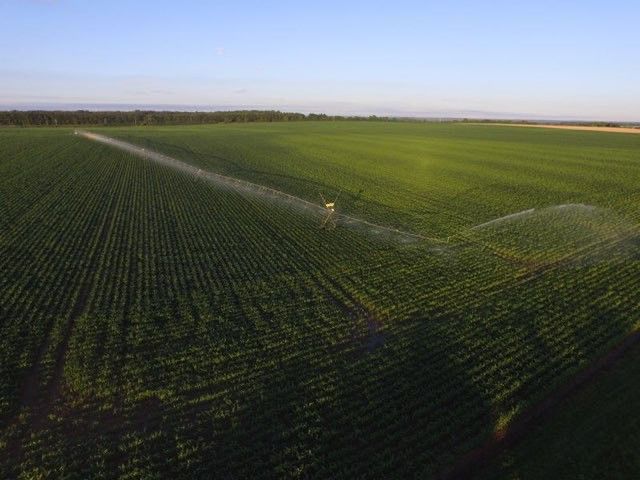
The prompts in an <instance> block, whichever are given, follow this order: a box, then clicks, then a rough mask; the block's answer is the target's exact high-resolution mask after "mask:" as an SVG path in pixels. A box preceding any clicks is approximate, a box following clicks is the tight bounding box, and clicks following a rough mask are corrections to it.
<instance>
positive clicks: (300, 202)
mask: <svg viewBox="0 0 640 480" xmlns="http://www.w3.org/2000/svg"><path fill="white" fill-rule="evenodd" d="M78 134H79V135H81V136H82V137H84V138H86V139H89V140H92V141H95V142H99V143H103V144H105V145H109V146H112V147H115V148H118V149H120V150H124V151H126V152H128V153H131V154H133V155H136V156H138V157H141V158H144V159H148V160H153V161H156V162H158V163H161V164H164V165H167V166H171V167H173V168H176V169H178V170H181V171H184V172H186V173H189V174H191V175H193V176H195V177H202V178H206V179H208V180H210V181H212V182H214V183H216V184H217V185H218V186H220V187H224V188H230V189H233V190H236V191H238V192H240V193H244V194H251V195H254V196H260V197H263V198H266V199H269V198H271V199H276V200H279V201H280V202H281V203H283V204H284V203H286V204H292V205H296V206H298V207H300V208H302V209H304V210H308V211H310V212H312V213H315V214H318V215H323V214H325V213H326V209H325V208H324V207H322V206H321V205H318V204H316V203H313V202H310V201H308V200H305V199H303V198H300V197H297V196H295V195H291V194H289V193H286V192H283V191H281V190H277V189H275V188H271V187H266V186H264V185H259V184H257V183H252V182H249V181H246V180H241V179H239V178H235V177H229V176H226V175H222V174H219V173H215V172H211V171H208V170H204V169H201V168H198V167H196V166H194V165H191V164H189V163H187V162H183V161H182V160H178V159H176V158H174V157H171V156H168V155H164V154H162V153H160V152H156V151H154V150H149V149H145V148H142V147H139V146H138V145H135V144H133V143H129V142H125V141H122V140H117V139H115V138H111V137H108V136H106V135H100V134H97V133H91V132H86V131H78ZM335 218H336V220H337V221H338V223H340V224H341V225H345V226H353V227H356V228H357V227H360V228H362V227H364V228H367V229H370V230H371V231H372V232H373V233H374V234H375V233H386V234H387V235H395V236H398V237H401V238H404V239H407V240H412V241H428V242H434V243H446V242H445V241H444V240H441V239H439V238H435V237H429V236H426V235H420V234H417V233H411V232H407V231H404V230H400V229H397V228H394V227H389V226H386V225H380V224H377V223H373V222H369V221H367V220H363V219H361V218H357V217H353V216H350V215H346V214H343V213H336V214H335Z"/></svg>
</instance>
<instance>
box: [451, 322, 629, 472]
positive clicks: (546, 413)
mask: <svg viewBox="0 0 640 480" xmlns="http://www.w3.org/2000/svg"><path fill="white" fill-rule="evenodd" d="M638 345H640V330H633V331H631V332H630V333H629V334H627V336H625V337H624V338H622V340H620V341H619V342H618V343H617V344H616V345H615V346H614V347H613V348H612V349H610V350H609V351H608V352H607V353H605V354H604V355H603V356H602V357H600V358H599V359H598V360H596V361H595V362H594V363H592V364H591V365H590V366H588V367H587V368H585V369H583V370H581V371H580V372H578V373H577V374H576V375H575V376H573V378H571V379H570V380H569V381H567V382H566V383H565V384H563V385H561V386H560V387H558V388H557V389H556V390H555V391H553V392H552V393H551V394H549V395H548V396H547V397H545V398H544V399H543V400H541V401H540V402H538V403H537V404H534V405H532V406H531V407H530V408H529V409H527V410H526V411H525V412H524V413H523V414H522V415H520V416H519V417H518V418H517V419H516V420H514V422H513V423H512V424H511V425H510V426H508V427H506V428H504V429H502V430H498V431H496V432H495V433H494V434H493V435H492V436H491V437H490V438H489V439H488V440H487V441H486V442H485V443H484V444H483V445H481V446H480V447H478V448H476V449H474V450H472V451H470V452H468V453H467V454H465V455H464V456H462V457H461V458H460V459H459V460H458V462H457V463H456V464H455V465H454V466H453V468H452V469H451V470H449V471H448V472H447V473H445V474H443V475H441V476H440V477H439V478H441V479H443V480H453V479H466V478H472V477H474V476H476V475H478V474H479V473H480V471H481V470H482V469H483V468H485V467H488V466H489V464H491V463H492V461H494V460H495V459H496V458H498V457H499V456H500V454H502V453H503V452H505V451H506V450H508V449H509V448H511V447H513V446H515V445H516V444H517V443H518V442H519V441H520V440H522V439H523V438H524V437H526V436H527V435H528V434H529V433H530V432H531V431H532V430H533V429H534V428H535V427H536V426H537V425H540V424H542V423H544V422H545V421H547V420H549V419H550V418H551V417H552V416H553V415H554V414H555V413H556V412H557V411H558V410H560V408H561V407H562V403H563V402H564V401H565V400H569V399H571V398H572V397H574V396H575V395H576V394H578V393H579V392H580V391H581V390H582V389H584V388H585V387H586V386H588V385H589V384H592V383H595V382H597V381H598V380H599V379H600V378H601V377H602V376H603V375H606V373H607V371H608V370H610V369H611V368H612V367H613V366H614V365H615V364H616V363H617V362H618V361H619V360H620V359H621V358H622V357H623V356H624V354H625V353H626V352H628V351H630V350H631V349H632V348H634V347H636V346H638Z"/></svg>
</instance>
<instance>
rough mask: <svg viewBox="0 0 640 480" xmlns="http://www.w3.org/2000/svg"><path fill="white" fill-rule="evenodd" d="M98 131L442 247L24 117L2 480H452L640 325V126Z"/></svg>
mask: <svg viewBox="0 0 640 480" xmlns="http://www.w3.org/2000/svg"><path fill="white" fill-rule="evenodd" d="M91 131H95V132H100V133H103V134H105V135H109V136H111V137H115V138H119V139H122V140H126V141H129V142H132V143H135V144H137V145H140V146H143V147H145V148H147V149H153V150H157V151H160V152H163V153H165V154H167V155H171V156H173V157H175V158H177V159H180V160H182V161H184V162H187V163H190V164H193V165H196V166H198V167H200V168H202V169H203V170H207V171H211V172H216V173H220V174H224V175H228V176H232V177H236V178H239V179H243V180H247V181H250V182H253V183H256V184H259V185H264V186H269V187H272V188H276V189H278V190H281V191H283V192H286V193H289V194H291V195H295V196H297V197H300V198H303V199H306V200H310V201H312V202H318V203H319V201H320V198H319V191H321V192H323V193H325V194H326V195H328V196H335V195H336V194H337V193H338V192H341V193H340V197H339V202H338V205H337V207H338V211H339V212H340V213H344V214H348V215H351V216H354V217H357V218H360V219H363V220H366V221H369V222H373V223H376V224H379V225H384V226H389V227H393V228H397V229H401V230H403V231H406V232H411V233H415V234H418V235H422V236H425V237H429V238H431V239H432V240H421V241H418V242H413V241H412V242H406V243H405V242H402V241H399V240H398V239H397V238H390V237H388V236H385V235H384V234H380V233H376V231H375V228H352V227H350V226H349V225H340V224H339V225H338V228H336V229H334V230H330V231H327V230H320V229H319V228H318V225H319V223H320V221H321V217H320V216H318V215H316V214H313V213H309V212H307V211H304V210H302V209H300V208H296V206H295V204H286V203H285V202H281V201H278V200H277V199H275V200H274V199H269V198H261V197H260V196H256V195H247V194H245V193H243V192H242V191H241V190H238V191H234V190H233V189H225V188H219V186H218V185H216V184H215V183H214V182H209V181H207V180H206V179H202V178H197V177H194V176H193V175H190V174H188V173H186V172H184V171H180V170H178V169H174V168H171V167H168V166H165V165H161V164H159V163H157V162H154V161H151V160H148V159H143V158H139V157H136V156H134V155H132V154H130V153H127V152H123V151H120V150H117V149H114V148H112V147H110V146H107V145H102V144H99V143H95V142H91V141H89V140H87V139H85V138H81V137H80V136H76V135H73V130H68V129H4V130H0V318H1V320H0V322H1V323H0V425H2V426H3V428H2V430H1V432H0V477H6V478H15V477H20V478H41V477H43V478H44V477H46V476H47V475H48V476H51V477H54V478H61V477H64V478H112V477H115V476H119V477H121V478H160V477H165V476H172V477H173V478H211V477H220V478H252V477H258V478H299V477H321V478H337V477H346V478H361V477H363V478H384V477H389V476H396V477H403V478H407V477H416V476H417V477H421V478H429V477H433V476H436V475H438V474H442V473H444V472H447V471H449V469H450V468H452V467H453V466H454V465H456V462H457V461H458V459H460V458H461V457H462V456H464V454H465V453H467V452H469V451H470V450H472V449H474V448H475V447H478V446H479V445H482V444H483V443H484V442H485V441H486V440H487V439H488V438H490V437H491V436H493V435H494V434H495V432H497V431H500V430H502V429H504V428H507V427H508V425H509V423H510V422H511V421H513V420H515V419H517V418H518V415H519V414H521V413H522V412H523V411H525V410H526V409H527V408H528V407H530V406H531V405H534V404H536V402H538V401H540V400H541V399H543V398H545V397H546V396H547V395H549V394H550V392H552V391H553V390H554V389H555V388H556V387H557V386H558V385H561V384H563V383H564V382H566V381H568V380H569V379H571V378H572V377H573V376H574V375H575V374H576V373H577V372H579V371H580V370H581V369H583V368H585V367H587V366H588V365H590V364H591V362H593V361H594V360H595V359H596V358H598V357H600V356H602V355H603V354H605V353H606V352H607V351H608V349H609V348H611V346H612V345H614V344H616V343H617V342H619V341H620V340H621V339H622V338H624V337H625V336H626V335H628V334H629V333H630V332H632V331H634V330H636V329H637V328H639V327H640V296H639V295H638V293H637V292H638V287H640V227H639V225H640V135H625V134H616V133H594V132H577V131H565V130H546V129H527V128H512V127H502V126H489V125H466V124H452V123H446V124H423V123H408V122H406V123H405V122H396V123H384V122H291V123H286V122H283V123H255V124H243V125H239V124H221V125H209V126H189V127H153V128H152V127H143V128H117V129H116V128H110V129H94V130H91ZM514 455H515V454H514ZM514 458H518V457H517V456H514ZM576 468H578V467H576ZM514 471H516V472H517V471H518V469H517V468H516V469H514V470H512V473H513V472H514ZM505 474H506V473H505ZM541 478H544V477H541Z"/></svg>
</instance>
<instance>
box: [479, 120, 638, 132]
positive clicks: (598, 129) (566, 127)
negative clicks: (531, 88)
mask: <svg viewBox="0 0 640 480" xmlns="http://www.w3.org/2000/svg"><path fill="white" fill-rule="evenodd" d="M474 125H501V126H505V127H532V128H558V129H561V130H585V131H589V132H613V133H640V128H628V127H590V126H587V125H549V124H542V123H493V122H491V123H475V124H474Z"/></svg>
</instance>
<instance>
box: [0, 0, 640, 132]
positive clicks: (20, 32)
mask: <svg viewBox="0 0 640 480" xmlns="http://www.w3.org/2000/svg"><path fill="white" fill-rule="evenodd" d="M0 8H1V9H2V11H3V15H2V16H0V61H1V63H0V108H6V109H13V108H15V109H31V108H33V109H51V108H60V109H75V108H83V109H89V110H90V109H93V107H95V106H100V108H104V109H112V108H111V107H114V106H119V107H121V106H130V107H131V109H136V108H140V109H143V108H145V107H147V108H149V107H151V108H149V109H156V108H155V107H159V108H164V107H170V108H176V109H185V110H190V109H194V110H195V109H203V110H213V109H221V110H225V109H253V108H256V109H269V110H270V109H274V110H282V111H298V112H302V113H310V112H316V113H327V114H339V115H385V116H410V117H411V116H413V117H442V118H446V117H482V118H496V119H500V118H504V119H507V118H512V119H532V120H535V119H553V120H587V121H588V120H593V121H625V122H629V121H640V82H638V79H639V78H640V64H639V63H638V62H637V53H636V52H637V51H638V48H639V47H640V40H639V38H638V35H637V34H636V26H637V24H638V23H640V6H639V5H637V4H635V3H634V2H631V1H617V2H615V1H614V2H612V3H608V4H606V5H603V4H601V3H598V2H563V3H562V5H559V4H557V3H555V2H537V3H535V4H531V3H527V4H518V5H515V4H513V2H492V3H491V5H480V4H478V3H477V2H456V4H455V5H453V4H452V5H443V4H441V3H437V2H408V1H401V2H395V3H393V4H388V3H386V2H355V3H350V4H349V5H343V4H341V3H339V2H333V1H330V2H324V3H322V4H321V5H319V6H316V5H314V6H310V5H303V4H298V3H295V2H279V3H278V4H277V5H264V4H262V3H259V2H234V3H231V2H228V3H227V2H221V3H216V4H215V5H213V4H206V3H204V2H188V1H187V2H182V3H180V4H176V3H174V2H169V1H159V2H147V1H141V2H136V3H133V4H130V3H127V2H122V1H114V2H92V3H90V4H84V3H80V2H78V1H72V0H24V1H6V0H5V1H1V0H0Z"/></svg>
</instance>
